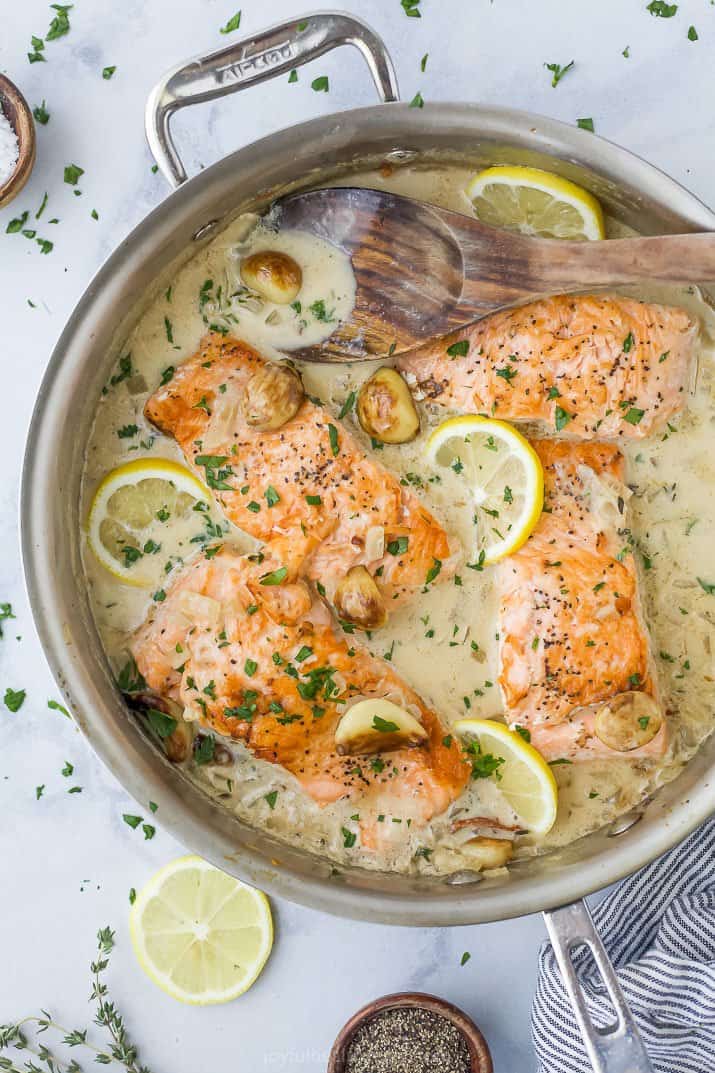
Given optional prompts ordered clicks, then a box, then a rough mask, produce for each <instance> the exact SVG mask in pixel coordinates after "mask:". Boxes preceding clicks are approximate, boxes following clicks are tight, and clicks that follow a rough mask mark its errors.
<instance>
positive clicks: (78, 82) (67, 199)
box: [0, 0, 715, 1073]
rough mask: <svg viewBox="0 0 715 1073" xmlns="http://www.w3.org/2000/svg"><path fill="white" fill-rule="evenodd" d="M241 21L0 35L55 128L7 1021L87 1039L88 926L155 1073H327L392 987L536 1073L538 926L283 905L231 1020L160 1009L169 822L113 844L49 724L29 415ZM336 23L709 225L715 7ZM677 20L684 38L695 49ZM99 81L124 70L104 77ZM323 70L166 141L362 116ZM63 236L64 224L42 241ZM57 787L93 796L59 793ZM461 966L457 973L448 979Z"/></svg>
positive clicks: (41, 130)
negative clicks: (191, 69)
mask: <svg viewBox="0 0 715 1073" xmlns="http://www.w3.org/2000/svg"><path fill="white" fill-rule="evenodd" d="M240 3H241V0H182V2H181V3H176V0H125V2H123V3H122V4H117V3H115V2H114V0H76V2H75V7H74V9H73V10H72V11H71V12H70V20H71V24H72V29H71V32H70V33H69V35H68V36H66V37H62V38H60V39H59V40H56V41H52V42H49V43H48V44H47V46H46V51H45V55H46V57H47V62H45V63H35V64H29V63H28V60H27V55H26V54H27V52H28V51H29V50H30V37H31V35H32V34H37V35H42V36H44V34H45V33H46V32H47V28H48V26H49V21H50V17H51V15H52V14H54V13H53V12H51V11H50V10H49V7H48V5H47V3H45V0H24V2H23V3H22V4H13V5H11V13H8V12H7V11H6V12H5V13H4V14H3V16H2V32H1V33H0V70H1V71H2V72H3V73H5V74H7V75H8V76H9V77H10V78H12V79H13V80H14V81H15V82H16V83H17V84H18V85H19V86H20V88H21V89H22V90H23V92H24V93H25V94H26V96H27V98H28V100H29V102H30V104H31V105H32V106H36V105H39V104H40V102H41V101H42V100H43V99H44V100H45V101H46V106H47V109H48V110H49V112H50V113H51V118H50V121H49V123H48V124H47V125H46V126H40V127H38V159H37V165H36V167H35V170H34V173H33V176H32V178H31V180H30V182H29V184H28V186H27V187H26V189H25V191H24V192H23V193H22V194H21V195H20V197H19V198H18V200H17V201H16V202H15V203H14V204H13V205H11V206H9V207H8V208H6V209H5V210H2V211H0V311H1V313H2V324H3V331H2V351H1V353H2V358H1V360H2V371H3V397H4V399H5V403H4V405H3V420H2V422H0V443H1V449H0V467H1V469H2V481H1V482H0V547H1V548H2V555H0V602H4V601H10V602H11V603H12V606H13V608H14V611H15V615H16V618H15V620H10V621H6V622H5V623H4V624H3V628H4V634H5V636H4V638H3V639H2V641H0V694H2V693H4V691H5V689H6V688H7V687H8V686H9V687H11V688H13V689H20V688H24V689H26V690H27V699H26V700H25V703H24V705H23V707H22V708H21V710H20V711H19V712H18V713H17V714H12V713H10V712H9V711H8V710H7V709H6V708H5V707H4V706H0V816H2V821H1V822H0V862H1V864H0V951H2V953H1V954H0V1024H1V1023H3V1022H8V1021H11V1020H14V1019H16V1018H19V1017H21V1016H23V1015H25V1014H28V1013H30V1012H34V1011H36V1010H37V1009H38V1008H39V1007H44V1008H45V1009H50V1010H51V1011H52V1012H53V1013H54V1014H55V1016H56V1017H57V1018H58V1019H59V1020H61V1021H62V1023H64V1024H67V1025H70V1026H75V1025H83V1024H87V1023H89V1021H90V1010H89V1008H88V1006H87V997H88V993H89V969H88V966H89V962H90V960H91V958H92V956H93V953H94V947H95V934H96V932H97V929H98V928H100V927H101V926H104V925H110V926H111V927H113V928H114V929H116V933H117V949H116V952H115V954H114V956H113V961H112V966H111V969H110V976H109V980H110V984H111V991H112V994H113V996H114V997H115V998H116V1000H117V1002H118V1003H119V1005H120V1006H121V1008H122V1009H123V1010H124V1012H125V1015H126V1019H127V1025H128V1028H129V1029H130V1032H131V1034H132V1036H133V1037H135V1038H136V1039H137V1040H138V1041H140V1043H141V1050H142V1059H143V1061H145V1062H146V1063H147V1064H148V1065H149V1066H150V1067H151V1068H152V1069H153V1070H154V1071H155V1073H157V1071H159V1073H160V1071H162V1070H172V1073H196V1071H197V1070H207V1071H212V1070H217V1069H219V1068H227V1069H236V1070H240V1071H245V1073H249V1071H250V1073H257V1071H258V1070H261V1069H278V1070H282V1069H286V1070H288V1069H290V1070H305V1071H306V1073H319V1071H321V1070H323V1069H324V1064H325V1058H326V1054H327V1051H328V1049H329V1047H330V1044H331V1042H332V1039H333V1037H334V1035H335V1033H336V1032H337V1030H338V1028H339V1027H340V1026H341V1024H342V1023H343V1022H344V1021H345V1020H346V1019H347V1017H348V1016H349V1015H350V1014H351V1013H352V1012H353V1011H354V1010H355V1009H356V1008H357V1007H358V1006H360V1005H361V1004H362V1003H364V1002H366V1001H368V1000H369V999H371V998H373V997H376V996H378V995H380V994H384V993H386V992H389V991H393V990H401V989H405V988H408V989H413V988H415V989H422V990H427V991H432V992H435V993H437V994H439V995H443V996H445V997H446V998H448V999H451V1000H453V1001H454V1002H456V1003H458V1004H459V1005H460V1006H462V1007H464V1009H466V1010H467V1011H468V1012H469V1013H470V1014H471V1015H472V1016H473V1017H474V1018H475V1019H476V1020H477V1022H478V1023H479V1024H480V1025H481V1027H482V1028H483V1030H484V1032H485V1035H486V1037H487V1039H488V1041H489V1043H490V1045H491V1047H492V1049H493V1052H494V1056H495V1062H496V1069H497V1071H498V1073H526V1071H529V1070H533V1069H534V1067H535V1060H534V1057H533V1053H532V1050H531V1045H530V1035H529V1012H530V1004H531V998H532V993H533V989H534V983H535V975H536V957H537V951H538V947H539V944H540V943H541V942H542V940H543V935H544V932H543V927H542V924H541V921H540V919H539V918H528V919H522V920H517V921H513V922H510V923H503V924H495V925H489V926H482V927H479V928H459V929H452V930H447V929H444V930H429V929H422V930H416V931H412V930H406V929H400V928H395V927H390V928H388V927H376V926H368V925H365V924H358V923H352V922H348V921H343V920H335V919H331V918H328V917H325V916H323V915H320V914H318V913H316V912H311V911H308V910H305V909H301V908H298V907H296V906H293V905H290V904H288V903H285V902H281V901H277V902H275V903H274V912H275V917H276V921H277V940H276V944H275V949H274V952H273V955H272V957H271V960H270V962H269V964H268V967H267V969H266V971H265V972H264V974H263V976H262V977H261V979H260V981H259V982H258V983H257V984H256V985H255V987H254V988H253V989H252V990H251V991H250V992H249V993H248V994H247V995H246V996H245V997H243V998H242V999H240V1000H238V1001H237V1002H235V1003H233V1004H231V1005H228V1006H224V1007H218V1008H212V1009H205V1010H199V1009H194V1008H188V1007H187V1008H184V1007H182V1006H179V1005H178V1004H176V1003H175V1002H173V1001H172V1000H171V999H170V998H168V997H166V996H165V995H164V994H163V993H161V992H160V991H158V990H157V989H156V988H155V987H154V985H153V984H151V983H150V982H149V980H148V979H147V978H146V977H145V976H144V975H143V973H142V972H141V971H140V969H139V968H138V966H137V965H136V963H135V960H134V957H133V954H132V951H131V948H130V944H129V939H128V934H127V913H128V908H129V905H128V892H129V888H130V887H132V886H135V887H137V888H139V887H140V886H141V885H142V884H143V883H144V882H145V880H146V879H147V878H148V877H149V876H150V875H151V873H152V872H153V871H154V870H155V869H156V868H157V867H159V866H160V865H161V864H163V863H165V862H166V861H168V860H170V859H171V858H172V857H174V856H176V855H178V854H180V853H181V852H182V848H181V846H180V845H178V844H177V843H175V842H174V841H173V840H172V839H171V838H169V836H168V835H167V834H165V833H164V832H163V831H162V830H161V816H157V817H156V820H157V827H158V829H157V834H156V837H155V838H154V839H153V840H152V841H149V842H146V841H144V840H143V837H142V833H141V830H139V831H132V830H131V829H130V828H129V827H127V826H126V825H125V824H124V823H123V822H122V818H121V817H122V813H123V812H126V811H130V812H131V811H134V805H133V803H132V802H131V800H130V798H129V797H128V795H127V794H126V793H125V792H124V791H123V790H122V788H121V787H120V786H119V785H118V784H117V783H116V782H115V781H114V779H113V778H112V777H111V776H110V775H109V774H108V773H107V772H106V771H105V770H104V769H103V767H102V766H101V764H100V763H99V762H98V761H97V759H96V758H95V757H94V756H93V754H92V753H91V752H90V750H89V748H88V747H87V745H86V744H85V743H84V741H83V739H82V738H81V737H80V735H79V733H78V732H77V731H76V730H75V729H74V728H73V726H72V724H71V723H70V722H69V721H68V720H66V719H64V718H63V717H62V716H61V715H60V714H58V713H57V712H56V711H51V710H48V708H47V700H48V698H52V697H58V693H57V691H56V689H55V687H54V685H53V683H52V681H51V679H50V675H49V673H48V671H47V668H46V666H45V662H44V659H43V656H42V652H41V649H40V646H39V644H38V642H37V639H36V637H35V634H34V630H33V625H32V621H31V618H30V614H29V610H28V606H27V601H26V597H25V594H24V588H23V581H22V571H21V564H20V556H19V550H18V541H17V536H16V523H17V507H16V504H17V496H18V485H19V475H20V467H21V459H22V452H23V444H24V438H25V431H26V426H27V423H28V420H29V417H30V413H31V409H32V405H33V400H34V397H35V393H36V390H37V387H38V384H39V382H40V378H41V376H42V374H43V371H44V368H45V365H46V362H47V360H48V358H49V355H50V352H51V350H52V346H53V344H54V342H55V340H56V338H57V336H58V335H59V333H60V330H61V328H62V326H63V324H64V322H65V320H66V318H67V317H68V315H69V313H70V311H71V309H72V307H73V305H74V303H75V302H76V301H77V299H78V298H79V296H80V294H81V293H82V291H83V290H84V288H85V287H86V285H87V283H88V282H89V280H90V278H91V276H92V275H93V273H94V271H95V270H96V269H97V267H98V266H99V265H100V264H101V262H102V261H103V260H104V258H105V257H106V256H107V255H108V254H109V253H110V252H111V250H112V249H113V248H114V247H115V246H116V245H117V244H118V243H119V242H120V241H121V240H122V239H123V238H124V236H125V235H126V234H127V233H128V232H129V231H130V230H131V228H133V227H134V225H135V224H137V223H138V222H139V221H140V220H141V219H142V217H143V216H144V215H145V214H146V213H147V212H148V211H149V210H150V209H151V208H153V207H154V206H155V205H156V204H158V203H159V202H160V201H161V199H162V198H163V197H165V196H166V194H167V189H166V186H165V184H164V181H163V179H162V177H161V175H157V174H152V171H151V163H152V161H151V159H150V156H149V153H148V150H147V147H146V144H145V140H144V132H143V106H144V101H145V98H146V95H147V92H148V91H149V89H150V87H151V86H152V84H153V83H154V81H155V80H156V79H157V77H158V76H159V75H160V74H161V72H162V71H164V70H165V68H167V67H169V66H171V65H173V64H175V63H176V62H178V61H180V60H182V59H184V58H186V57H188V56H191V55H192V54H195V53H196V52H198V51H201V50H210V49H213V48H217V47H219V46H221V45H222V44H224V43H225V42H226V40H227V38H226V37H225V36H222V35H221V34H219V32H218V31H219V27H220V26H223V25H224V24H225V23H226V21H227V19H228V18H229V17H230V16H231V15H232V14H234V12H235V10H236V8H237V7H238V6H239V5H240ZM234 5H235V6H234ZM307 6H308V7H309V6H310V5H307ZM342 6H343V7H344V8H346V9H349V10H350V11H351V12H354V13H355V14H357V15H360V16H362V17H363V18H364V19H366V20H367V21H369V22H370V23H371V24H372V25H373V26H374V27H375V28H376V29H377V31H378V32H379V33H381V34H382V35H383V36H384V38H385V41H386V43H387V45H388V47H389V48H390V49H391V51H392V55H393V57H394V60H395V63H396V67H397V71H398V76H399V79H400V84H401V89H402V94H403V97H404V98H405V99H408V100H409V99H411V98H412V96H413V95H414V94H415V92H416V91H417V90H418V89H419V90H420V91H421V92H422V94H423V96H424V97H425V99H426V100H429V99H433V100H434V99H438V98H439V99H444V100H467V101H482V102H492V103H498V104H502V105H510V106H513V107H517V108H529V109H530V110H532V111H536V112H541V113H544V114H548V115H552V116H556V117H559V118H561V119H564V120H566V121H568V122H575V121H576V119H577V118H578V117H584V116H589V117H592V118H593V120H594V123H595V126H596V130H597V132H599V133H601V134H603V135H604V136H606V137H607V138H610V139H613V140H614V141H617V142H620V143H621V144H623V145H625V146H627V147H629V148H630V149H632V150H634V151H635V152H637V153H640V154H642V155H643V156H645V157H647V158H648V159H649V160H651V161H653V162H654V163H655V164H657V165H659V166H660V167H662V168H664V169H665V170H666V171H668V172H670V173H671V174H672V175H673V176H675V177H676V178H677V179H679V180H681V181H683V182H684V183H685V184H686V185H688V186H689V187H690V188H691V189H692V190H694V191H695V192H696V193H697V194H699V195H700V196H701V197H702V198H703V199H704V200H705V201H706V202H710V203H713V202H715V168H713V165H712V161H713V147H714V146H715V119H714V118H713V114H712V110H711V107H710V102H711V99H712V65H713V57H714V56H715V52H714V43H715V7H713V6H712V5H708V4H706V3H704V2H703V0H683V2H681V3H680V4H679V5H678V11H677V14H676V15H675V17H673V18H670V19H663V18H655V17H653V16H651V15H650V14H649V13H648V11H647V10H646V0H635V2H633V3H630V4H624V3H622V0H600V2H599V3H598V4H591V3H585V2H584V3H568V4H567V3H564V2H563V0H542V2H541V3H539V4H526V3H523V2H522V3H516V2H515V0H512V2H509V0H499V2H496V3H490V2H489V0H422V3H421V8H422V18H420V19H416V18H411V19H408V18H406V16H405V13H404V11H403V8H402V7H401V5H400V0H346V2H345V3H344V4H343V5H342ZM303 8H304V5H303V4H302V3H300V2H299V0H263V3H262V4H255V3H253V2H252V0H244V3H243V19H242V24H241V31H240V32H241V33H246V34H249V33H250V32H252V31H256V30H259V29H261V28H262V27H264V26H266V25H268V24H271V23H273V22H277V21H279V20H280V19H282V18H285V17H289V16H290V17H293V16H296V15H299V14H301V13H302V11H303ZM691 23H694V24H695V27H696V29H697V32H698V35H699V39H698V40H697V41H691V40H689V39H688V28H689V26H690V25H691ZM627 46H628V50H629V52H630V55H629V57H624V55H623V50H624V49H626V47H627ZM425 52H429V61H428V64H427V70H426V72H425V73H421V71H420V58H421V57H422V56H423V55H424V53H425ZM571 59H573V60H574V61H575V66H574V68H573V69H572V70H571V71H570V72H569V73H568V74H567V75H566V76H565V77H564V78H563V80H562V81H561V82H560V84H559V85H558V87H557V88H556V89H553V88H552V87H551V83H550V76H549V75H548V73H547V72H546V71H545V69H544V66H543V64H544V62H558V63H561V64H566V63H568V62H569V61H570V60H571ZM109 65H115V66H116V73H115V74H114V77H113V78H112V79H111V80H103V78H102V69H103V68H104V67H105V66H109ZM323 73H325V74H328V75H329V76H330V93H328V94H322V93H321V94H317V93H313V92H311V90H310V86H309V81H310V80H309V79H308V78H304V77H303V78H301V81H300V82H299V84H298V85H293V86H288V85H287V84H286V81H285V79H281V80H280V83H274V84H271V85H269V86H266V87H264V88H261V89H258V90H253V91H251V92H250V93H246V94H244V95H242V96H240V97H238V98H235V99H232V100H228V101H223V102H219V103H217V104H214V105H211V106H204V107H201V108H198V109H195V110H194V114H192V115H191V116H188V115H186V116H181V117H180V118H179V120H178V122H177V123H176V130H177V137H178V139H179V141H180V143H181V145H182V147H183V151H184V156H185V159H186V162H187V166H188V170H189V171H190V172H192V171H194V170H195V169H196V168H197V166H199V165H200V164H209V163H211V162H212V161H214V160H216V159H218V158H219V157H221V156H222V155H223V154H225V153H227V152H229V151H230V150H231V149H233V148H236V147H238V146H239V145H241V144H244V143H246V142H248V141H250V140H252V139H255V138H257V137H259V136H260V135H263V134H266V133H269V132H270V131H272V130H274V129H276V128H278V127H283V126H286V125H289V124H291V123H294V122H297V121H299V120H301V119H304V118H307V117H309V116H311V115H315V114H317V113H319V112H321V111H323V112H328V111H335V110H339V109H343V108H346V107H350V106H355V105H360V104H369V103H372V102H373V100H374V97H373V90H372V87H371V85H370V82H369V80H368V78H367V76H366V72H365V70H364V68H363V67H362V61H361V60H360V58H359V57H358V56H357V55H356V54H352V53H350V52H348V53H346V52H345V51H344V50H343V51H341V52H340V53H339V54H336V53H334V54H333V55H331V56H328V57H324V58H323V59H322V60H320V61H318V62H317V63H316V64H314V70H313V69H311V77H315V75H317V74H323ZM70 163H74V164H77V165H79V166H80V167H82V168H83V169H84V175H83V176H82V179H81V183H80V188H81V190H82V196H81V197H75V196H73V191H72V188H71V187H70V186H69V185H66V184H65V183H64V182H63V169H64V167H65V165H67V164H70ZM45 191H47V193H48V196H49V200H48V204H47V208H46V210H45V212H44V213H43V215H42V217H41V219H40V220H39V221H37V223H34V222H31V221H30V222H28V224H27V226H28V227H33V228H35V227H36V228H37V233H38V235H39V236H41V237H46V238H50V239H51V240H52V241H53V242H54V249H53V250H52V251H51V253H48V254H46V255H43V254H42V253H41V251H40V248H39V247H38V245H37V244H36V242H34V241H32V239H30V240H28V239H27V238H25V237H23V236H22V235H20V234H6V233H5V232H6V226H7V223H8V222H9V220H10V219H12V218H13V217H15V216H18V215H20V213H21V212H22V211H23V210H24V209H28V210H29V211H30V213H31V214H33V215H34V213H35V212H36V211H37V209H38V208H39V206H40V203H41V201H42V198H43V195H44V193H45ZM92 209H95V210H96V212H97V214H98V216H99V219H98V220H95V219H93V218H92V215H91V211H92ZM54 218H58V219H59V221H60V222H59V223H56V224H52V223H51V222H50V221H51V220H52V219H54ZM29 301H31V302H32V303H34V305H33V306H31V305H30V304H29ZM66 761H70V762H71V763H72V764H73V765H74V774H73V776H72V778H71V779H68V778H66V777H63V775H62V773H61V772H62V767H63V765H64V764H65V762H66ZM39 786H44V791H43V793H42V796H41V798H40V799H39V800H38V799H36V787H39ZM71 786H81V788H82V792H81V793H75V794H69V793H68V790H69V789H70V787H71ZM464 951H470V952H471V959H470V960H469V961H468V962H467V963H466V964H465V965H464V967H460V959H461V957H462V953H463V952H464Z"/></svg>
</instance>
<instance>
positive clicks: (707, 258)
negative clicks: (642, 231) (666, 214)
mask: <svg viewBox="0 0 715 1073" xmlns="http://www.w3.org/2000/svg"><path fill="white" fill-rule="evenodd" d="M538 245H539V251H538V252H539V254H540V256H541V262H540V270H541V271H540V275H541V277H542V278H543V279H544V280H548V281H549V282H554V283H556V282H563V283H567V282H570V283H571V284H574V283H580V284H581V285H583V286H586V287H590V286H599V287H603V286H608V285H609V284H612V283H637V282H639V281H641V280H669V281H670V282H674V283H702V282H703V280H711V279H715V233H712V234H711V233H705V234H693V235H653V236H649V237H647V238H619V239H607V240H606V241H605V242H581V243H578V244H574V243H572V242H561V241H555V242H548V243H545V242H544V241H540V242H539V244H538ZM554 247H555V248H554Z"/></svg>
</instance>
